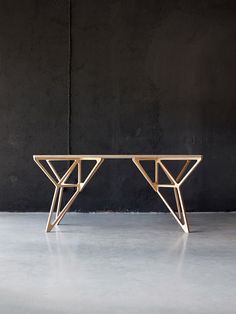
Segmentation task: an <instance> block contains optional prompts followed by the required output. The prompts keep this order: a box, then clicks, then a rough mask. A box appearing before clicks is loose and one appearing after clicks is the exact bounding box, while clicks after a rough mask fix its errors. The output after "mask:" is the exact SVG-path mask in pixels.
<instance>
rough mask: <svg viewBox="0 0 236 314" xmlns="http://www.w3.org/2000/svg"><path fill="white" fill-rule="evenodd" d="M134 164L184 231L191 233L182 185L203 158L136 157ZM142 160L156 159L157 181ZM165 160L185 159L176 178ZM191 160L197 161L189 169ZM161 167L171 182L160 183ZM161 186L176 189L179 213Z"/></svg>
mask: <svg viewBox="0 0 236 314" xmlns="http://www.w3.org/2000/svg"><path fill="white" fill-rule="evenodd" d="M132 160H133V162H134V164H135V165H136V166H137V168H138V169H139V171H140V172H141V173H142V175H143V176H144V178H145V179H146V180H147V182H148V183H149V184H150V186H151V187H152V189H153V190H154V191H155V192H156V193H157V194H158V195H159V196H160V198H161V199H162V201H163V202H164V204H165V205H166V207H167V208H168V209H169V211H170V213H171V214H172V215H173V216H174V218H175V220H176V221H177V223H178V224H179V225H180V227H181V228H182V229H183V231H184V232H186V233H189V232H190V231H189V225H188V220H187V217H186V212H185V208H184V203H183V199H182V194H181V190H180V186H181V185H182V184H183V182H184V181H185V180H186V179H187V177H188V176H189V175H190V174H191V173H192V171H193V170H194V169H195V168H196V167H197V165H198V164H199V163H200V161H201V158H194V159H184V158H171V157H169V158H166V159H165V158H158V159H153V158H138V157H134V158H133V159H132ZM142 160H150V161H155V181H154V182H153V181H152V179H151V178H150V176H149V175H148V174H147V172H146V171H145V169H144V168H143V166H142V165H141V163H140V161H142ZM165 160H180V161H181V160H183V161H185V164H184V166H183V167H182V169H181V171H180V172H179V174H178V176H177V177H176V179H175V178H174V177H173V175H172V174H171V173H170V171H169V170H168V169H167V167H166V166H165V165H164V164H163V162H162V161H165ZM191 160H193V161H195V162H194V164H193V165H192V166H191V167H190V169H189V170H188V171H186V170H187V168H188V166H189V163H190V162H191ZM159 167H161V168H162V170H163V171H164V173H165V174H166V176H167V178H168V179H169V181H170V183H169V184H160V183H159V176H158V170H159ZM160 188H171V189H173V190H174V196H175V201H176V207H177V210H178V215H177V214H176V213H175V211H174V209H173V208H172V207H171V206H170V204H169V203H168V202H167V200H166V198H165V197H164V196H163V194H162V193H161V192H160Z"/></svg>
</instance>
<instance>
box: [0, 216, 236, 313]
mask: <svg viewBox="0 0 236 314" xmlns="http://www.w3.org/2000/svg"><path fill="white" fill-rule="evenodd" d="M46 218H47V216H46V214H9V213H2V214H0V313H2V314H8V313H9V314H15V313H17V314H21V313H22V314H23V313H24V314H27V313H30V314H35V313H38V314H44V313H50V314H54V313H66V314H74V313H76V314H80V313H81V314H97V313H99V314H100V313H101V314H108V313H109V314H121V313H122V314H154V313H155V314H159V313H160V314H162V313H163V314H165V313H171V314H173V313H188V314H191V313H198V314H200V313H207V314H209V313H220V314H226V313H236V214H234V213H232V214H223V213H222V214H191V215H189V220H190V225H191V228H192V230H193V232H192V233H191V234H189V235H186V234H184V233H183V232H182V231H181V229H180V228H179V227H178V225H177V224H176V223H175V221H174V219H173V218H172V217H171V216H170V215H169V214H120V213H119V214H73V213H72V214H68V215H67V216H66V218H65V220H64V224H63V225H61V226H60V227H58V228H57V230H56V231H55V232H51V233H50V234H45V233H44V226H45V222H46Z"/></svg>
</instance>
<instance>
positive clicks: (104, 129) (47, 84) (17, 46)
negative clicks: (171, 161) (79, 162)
mask: <svg viewBox="0 0 236 314" xmlns="http://www.w3.org/2000/svg"><path fill="white" fill-rule="evenodd" d="M235 38H236V4H235V1H226V0H221V1H219V0H218V1H217V0H212V1H190V0H188V1H187V0H186V1H177V0H176V1H170V0H165V1H164V0H162V1H157V0H153V1H150V0H147V1H142V0H139V1H138V0H136V1H133V0H129V1H118V0H117V1H115V0H107V1H96V0H87V1H79V0H77V1H76V0H73V1H72V60H71V61H72V67H71V128H70V132H69V129H68V125H67V122H68V103H67V93H68V90H67V79H68V76H67V74H68V73H67V70H68V1H63V0H57V1H56V0H54V1H42V0H41V1H39V0H38V1H37V0H28V1H25V0H24V1H13V0H10V1H0V108H1V115H0V128H1V131H0V137H1V138H0V145H1V148H0V161H1V181H0V210H1V211H43V210H47V209H48V206H49V203H50V199H51V193H52V186H51V185H50V183H49V182H48V181H47V178H46V177H45V176H44V175H43V174H42V173H41V171H40V170H39V169H38V168H37V166H36V165H35V164H34V163H33V161H32V155H33V154H66V153H67V147H68V136H69V137H70V139H71V152H72V153H73V154H100V153H103V154H104V153H109V154H110V153H114V154H118V153H138V154H203V155H204V157H205V159H204V162H203V163H202V164H201V165H200V166H199V168H198V169H197V170H196V171H195V172H194V174H193V175H192V177H191V178H190V179H189V180H188V181H186V184H185V186H186V187H185V188H184V192H185V200H186V205H187V207H188V208H189V209H190V210H193V211H211V210H219V211H224V210H235V209H236V180H235V174H236V130H235V129H236V108H235V106H236V88H235V81H236V41H235ZM68 132H69V133H68ZM73 209H80V210H103V209H105V210H145V211H146V210H147V211H148V210H151V211H158V210H162V209H163V207H162V204H161V202H160V201H158V200H157V197H156V195H155V194H154V193H153V191H152V190H151V189H150V187H149V186H148V185H147V184H146V182H145V180H144V179H143V177H142V176H141V175H140V174H139V172H138V171H137V169H136V168H135V167H134V166H133V165H130V162H129V161H107V162H105V163H104V164H103V166H102V167H101V169H100V170H99V172H98V173H97V175H96V176H95V177H94V179H93V180H92V181H91V183H90V184H89V185H88V186H87V187H86V189H85V190H84V191H83V193H82V194H81V195H80V196H79V198H78V200H77V201H76V203H75V205H74V207H73Z"/></svg>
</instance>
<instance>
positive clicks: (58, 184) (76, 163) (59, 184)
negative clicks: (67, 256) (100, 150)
mask: <svg viewBox="0 0 236 314" xmlns="http://www.w3.org/2000/svg"><path fill="white" fill-rule="evenodd" d="M54 160H55V159H50V160H46V162H47V164H48V165H49V167H50V169H51V171H52V172H53V174H54V176H55V177H56V179H54V178H53V177H52V175H51V174H50V173H49V172H48V170H47V169H46V168H45V167H44V165H43V164H42V163H41V162H40V160H38V159H35V162H36V163H37V164H38V166H39V167H40V168H41V170H42V171H43V172H44V173H45V175H46V176H47V177H48V178H49V180H50V181H51V182H52V183H53V184H54V186H55V191H54V195H53V198H52V203H51V208H50V212H49V216H48V221H47V226H46V230H45V231H46V232H50V231H51V230H52V229H53V228H54V227H55V226H56V225H58V224H59V223H60V222H61V221H62V219H63V218H64V216H65V214H66V212H67V211H68V210H69V209H70V207H71V206H72V204H73V203H74V201H75V199H76V198H77V196H78V194H79V193H80V192H81V191H82V190H83V189H84V188H85V186H86V185H87V184H88V182H89V181H90V180H91V178H92V177H93V176H94V174H95V173H96V171H97V170H98V168H99V167H100V166H101V164H102V162H103V160H104V159H103V158H79V159H73V160H72V159H70V160H68V161H71V162H72V164H71V166H70V167H69V168H68V170H67V171H66V172H65V174H64V175H63V176H62V177H60V176H59V174H58V173H57V171H56V169H55V168H54V167H53V165H52V163H51V161H54ZM83 160H95V161H96V164H95V166H94V167H93V168H92V170H91V171H90V173H89V174H88V176H87V177H86V179H85V180H84V181H83V182H81V169H82V161H83ZM75 167H78V182H77V183H67V182H66V181H67V180H68V178H69V177H70V175H71V173H72V172H73V170H74V169H75ZM64 188H74V189H75V192H74V193H73V195H72V196H71V198H70V199H69V200H68V202H67V203H66V204H65V206H64V207H63V208H62V209H61V203H62V198H63V192H64ZM54 211H56V218H55V219H54V220H53V219H52V216H53V213H54Z"/></svg>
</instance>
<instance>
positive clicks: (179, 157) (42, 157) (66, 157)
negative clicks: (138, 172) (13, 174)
mask: <svg viewBox="0 0 236 314" xmlns="http://www.w3.org/2000/svg"><path fill="white" fill-rule="evenodd" d="M80 158H85V159H86V158H94V159H96V158H102V159H132V158H138V159H156V158H159V159H166V160H168V159H176V160H183V159H184V160H198V159H202V155H139V154H132V155H33V159H34V160H35V159H37V160H48V159H50V160H53V159H54V160H58V159H60V160H73V159H80Z"/></svg>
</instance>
